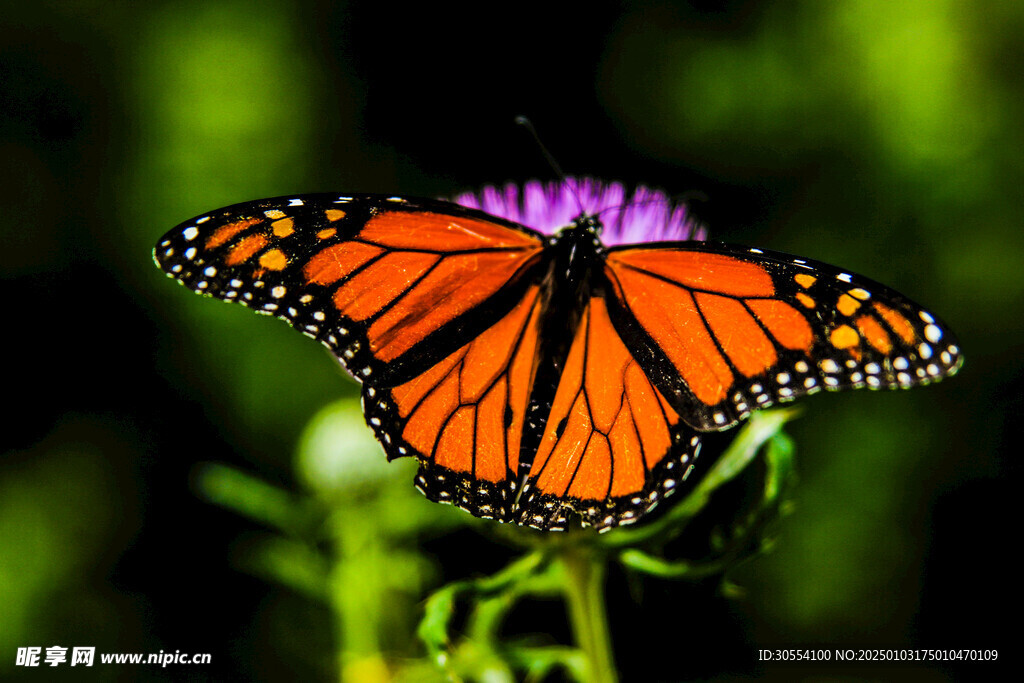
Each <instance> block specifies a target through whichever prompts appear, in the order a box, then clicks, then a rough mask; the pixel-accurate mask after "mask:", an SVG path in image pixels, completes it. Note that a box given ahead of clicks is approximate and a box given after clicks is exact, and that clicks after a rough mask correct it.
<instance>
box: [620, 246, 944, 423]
mask: <svg viewBox="0 0 1024 683" xmlns="http://www.w3.org/2000/svg"><path fill="white" fill-rule="evenodd" d="M605 277H606V278H607V279H608V282H609V289H610V290H611V292H612V293H613V296H611V297H610V301H611V304H612V305H611V307H610V311H611V313H612V318H613V320H614V322H615V325H616V327H617V328H618V329H619V330H620V331H621V332H622V334H623V335H624V339H625V340H626V342H627V346H628V347H629V348H630V350H631V351H632V352H633V353H634V354H635V355H636V356H637V358H638V360H640V361H641V364H642V365H643V366H644V367H645V368H647V369H648V371H649V372H650V374H651V376H652V379H653V380H654V383H655V384H656V386H658V387H659V388H660V389H661V390H662V391H664V392H665V396H666V398H667V399H668V400H669V402H670V403H672V405H673V407H674V408H675V409H676V410H677V411H679V413H680V415H681V416H682V419H683V420H684V421H686V422H688V423H689V424H690V425H691V426H693V427H694V428H696V429H699V430H720V429H725V428H728V427H730V426H732V425H734V424H736V422H738V421H739V420H741V419H743V418H744V417H746V416H747V415H749V414H750V412H751V411H753V410H755V409H759V408H765V407H767V406H769V405H772V404H774V403H776V402H779V401H789V400H792V399H794V398H797V397H799V396H802V395H805V394H811V393H815V392H817V391H819V390H821V389H827V390H840V389H848V388H854V389H855V388H860V387H868V388H871V389H880V388H904V387H911V386H914V385H917V384H927V383H929V382H932V381H937V380H939V379H941V378H942V377H945V376H948V375H952V374H954V373H955V372H956V371H957V370H958V369H959V367H960V365H961V363H962V362H963V359H962V356H961V355H960V350H959V346H958V344H957V342H956V339H955V338H954V337H953V334H952V333H951V332H950V331H949V330H948V329H947V328H946V327H945V325H943V324H942V323H941V322H940V321H939V320H937V319H936V318H935V317H934V316H932V315H931V314H930V313H928V312H927V311H926V310H925V309H923V308H922V307H921V306H919V305H917V304H915V303H914V302H912V301H910V300H909V299H907V298H906V297H904V296H903V295H901V294H899V293H898V292H895V291H893V290H891V289H889V288H888V287H885V286H883V285H880V284H878V283H877V282H872V281H871V280H868V279H867V278H864V277H861V276H858V275H854V274H852V273H850V272H848V271H843V270H841V269H838V268H836V267H834V266H830V265H827V264H824V263H820V262H815V261H811V260H809V259H800V258H795V257H792V256H788V255H785V254H780V253H773V252H768V251H764V250H761V249H748V248H744V247H732V246H728V245H716V244H712V243H705V242H678V243H662V244H648V245H635V246H628V247H617V248H614V249H611V250H609V252H608V254H607V258H606V261H605Z"/></svg>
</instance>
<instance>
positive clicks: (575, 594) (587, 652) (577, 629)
mask: <svg viewBox="0 0 1024 683" xmlns="http://www.w3.org/2000/svg"><path fill="white" fill-rule="evenodd" d="M559 559H560V560H561V563H562V566H563V567H564V569H565V579H566V586H565V597H566V602H567V603H568V606H569V618H570V620H571V622H572V630H573V636H574V637H575V639H576V645H577V646H578V647H579V648H580V650H582V652H583V654H584V656H585V657H586V660H587V679H588V681H590V683H616V681H617V680H618V675H617V673H616V670H615V659H614V656H613V654H612V642H611V635H610V634H609V632H608V617H607V614H606V612H605V605H604V571H605V555H604V554H603V553H600V552H596V551H595V549H594V548H593V547H592V546H590V545H588V544H569V545H566V546H564V547H563V549H562V552H561V553H560V555H559Z"/></svg>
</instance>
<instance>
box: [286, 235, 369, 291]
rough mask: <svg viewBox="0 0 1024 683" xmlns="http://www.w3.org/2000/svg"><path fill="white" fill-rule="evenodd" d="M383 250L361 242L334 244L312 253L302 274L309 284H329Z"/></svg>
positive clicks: (343, 276)
mask: <svg viewBox="0 0 1024 683" xmlns="http://www.w3.org/2000/svg"><path fill="white" fill-rule="evenodd" d="M383 251H384V250H383V249H381V248H380V247H375V246H373V245H371V244H363V243H361V242H345V243H342V244H335V245H333V246H330V247H327V248H326V249H323V250H321V251H319V252H317V253H316V254H314V255H313V256H312V257H311V258H310V259H309V261H307V262H306V265H305V266H303V268H302V274H303V275H304V276H305V278H306V281H307V282H309V283H311V284H317V285H329V284H332V283H334V282H337V281H338V280H341V279H342V278H345V277H347V276H348V275H349V273H351V272H352V271H354V270H355V269H356V268H358V267H359V266H361V265H363V264H364V263H366V262H367V261H369V260H370V259H372V258H373V257H374V256H377V255H378V254H381V253H382V252H383Z"/></svg>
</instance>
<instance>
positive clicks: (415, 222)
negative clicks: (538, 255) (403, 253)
mask: <svg viewBox="0 0 1024 683" xmlns="http://www.w3.org/2000/svg"><path fill="white" fill-rule="evenodd" d="M359 237H360V238H361V239H364V240H367V241H369V242H373V243H374V244H380V245H382V246H386V247H392V248H395V249H427V250H435V251H436V250H445V251H455V250H463V249H485V248H486V249H493V248H533V249H540V247H541V243H540V241H539V240H537V239H536V238H535V237H532V236H530V235H527V234H526V233H522V232H519V231H518V230H513V229H512V228H506V227H505V226H502V225H498V224H497V223H491V222H489V221H483V220H477V219H474V218H466V217H463V216H448V215H443V214H437V213H429V212H415V213H410V212H405V211H388V212H386V213H381V214H378V215H376V216H374V217H373V218H371V219H370V220H369V221H367V223H366V225H365V226H363V229H362V230H360V231H359Z"/></svg>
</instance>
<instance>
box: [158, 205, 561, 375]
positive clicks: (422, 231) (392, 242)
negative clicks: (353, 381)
mask: <svg viewBox="0 0 1024 683" xmlns="http://www.w3.org/2000/svg"><path fill="white" fill-rule="evenodd" d="M542 246H543V242H542V240H541V238H540V236H539V235H537V234H535V233H533V232H532V231H528V230H526V229H525V228H522V227H521V226H517V225H516V224H514V223H509V222H507V221H501V219H497V218H493V217H490V216H488V215H487V214H483V213H481V212H478V211H472V210H468V209H462V208H461V207H458V206H455V205H453V204H448V203H447V202H431V201H429V200H415V201H414V200H407V199H401V198H397V197H384V196H378V195H359V196H343V197H339V196H337V195H303V196H302V197H298V198H277V199H268V200H262V201H257V202H251V203H246V204H239V205H235V206H230V207H227V208H224V209H220V210H218V211H216V212H214V213H212V214H208V215H205V216H202V217H200V218H197V219H194V220H192V221H188V222H186V223H183V224H182V225H180V226H178V228H175V229H174V230H172V231H171V232H169V233H168V234H167V235H165V236H164V238H163V239H162V240H161V242H160V243H159V244H158V245H157V248H156V249H155V251H154V257H155V259H156V261H157V265H159V266H160V267H161V268H162V269H163V270H164V271H166V272H167V273H168V275H170V276H172V277H174V278H175V279H177V280H178V281H180V282H181V283H182V284H184V285H185V286H187V287H189V288H191V289H194V290H195V291H197V292H200V293H202V294H207V295H210V296H215V297H217V298H220V299H224V300H228V301H237V302H239V303H241V304H243V305H246V306H249V307H251V308H253V309H254V310H256V311H257V312H258V313H264V314H268V315H276V316H278V317H280V318H283V319H284V320H286V321H288V322H289V323H290V324H291V325H292V326H293V327H295V328H296V329H298V330H299V331H300V332H302V333H303V334H306V335H308V336H311V337H313V338H315V339H317V340H319V341H321V342H322V343H323V344H325V345H326V346H327V347H328V348H330V349H331V350H332V351H333V352H334V353H335V354H336V355H337V356H338V358H339V359H340V360H341V361H342V362H343V363H344V364H345V366H346V367H347V368H348V369H349V371H350V372H352V374H354V375H355V376H356V377H357V378H359V379H360V380H363V381H365V380H367V379H369V378H374V380H375V381H379V382H384V383H391V382H394V381H397V380H398V379H401V378H402V377H411V376H413V375H414V374H417V373H418V372H420V371H421V370H422V368H423V367H425V366H427V365H429V364H431V363H433V362H436V361H437V360H440V358H442V357H444V356H445V355H447V354H448V353H450V352H451V350H452V349H454V348H456V347H457V346H458V345H461V343H462V341H461V340H462V339H464V338H468V337H472V336H473V335H475V334H478V333H479V332H481V331H482V330H483V329H486V328H487V327H489V326H490V325H492V324H493V323H494V322H495V321H496V320H497V319H498V318H499V317H501V316H502V315H504V314H505V313H506V312H507V311H508V310H509V309H511V307H512V306H514V305H515V303H516V301H517V300H518V299H519V298H520V297H521V295H522V293H523V292H524V291H525V288H526V286H527V285H528V284H529V280H530V278H529V277H528V275H529V273H530V267H531V265H532V264H534V263H535V262H536V260H537V256H538V255H539V254H540V251H541V248H542ZM378 377H380V379H379V380H377V378H378Z"/></svg>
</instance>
